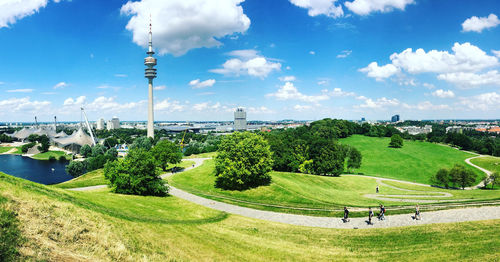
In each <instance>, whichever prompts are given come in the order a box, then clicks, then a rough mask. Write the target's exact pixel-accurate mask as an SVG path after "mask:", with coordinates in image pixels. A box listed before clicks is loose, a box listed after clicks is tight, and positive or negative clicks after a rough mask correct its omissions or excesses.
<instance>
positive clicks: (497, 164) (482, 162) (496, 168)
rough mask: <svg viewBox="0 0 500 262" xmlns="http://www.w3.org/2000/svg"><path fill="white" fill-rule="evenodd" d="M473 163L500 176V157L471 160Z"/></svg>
mask: <svg viewBox="0 0 500 262" xmlns="http://www.w3.org/2000/svg"><path fill="white" fill-rule="evenodd" d="M471 162H472V163H473V164H475V165H478V166H480V167H482V168H485V169H488V170H489V171H491V172H497V173H499V174H500V157H494V156H487V157H480V158H474V159H471Z"/></svg>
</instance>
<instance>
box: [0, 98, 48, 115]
mask: <svg viewBox="0 0 500 262" xmlns="http://www.w3.org/2000/svg"><path fill="white" fill-rule="evenodd" d="M50 105H51V102H49V101H36V100H35V101H32V100H31V98H29V97H24V98H9V99H6V100H0V115H8V114H9V115H10V114H13V113H19V112H20V113H40V112H46V111H48V108H49V107H50Z"/></svg>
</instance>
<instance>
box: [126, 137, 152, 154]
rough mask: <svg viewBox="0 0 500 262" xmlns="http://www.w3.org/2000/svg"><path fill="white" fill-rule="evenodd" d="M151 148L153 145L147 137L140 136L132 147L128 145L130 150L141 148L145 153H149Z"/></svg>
mask: <svg viewBox="0 0 500 262" xmlns="http://www.w3.org/2000/svg"><path fill="white" fill-rule="evenodd" d="M152 146H153V143H152V142H151V139H150V138H149V137H146V136H141V137H138V138H136V139H135V140H134V142H133V143H132V145H130V149H134V148H142V149H144V150H146V151H149V150H150V149H151V147H152Z"/></svg>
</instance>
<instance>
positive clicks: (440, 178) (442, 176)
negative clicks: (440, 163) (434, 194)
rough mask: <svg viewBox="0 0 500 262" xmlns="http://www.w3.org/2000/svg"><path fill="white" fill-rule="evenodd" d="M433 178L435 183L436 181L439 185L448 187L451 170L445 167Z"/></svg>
mask: <svg viewBox="0 0 500 262" xmlns="http://www.w3.org/2000/svg"><path fill="white" fill-rule="evenodd" d="M432 180H433V183H436V184H438V185H442V186H444V187H445V188H448V187H449V184H450V172H449V171H448V170H447V169H445V168H441V169H439V171H438V172H437V173H436V174H435V175H434V177H433V178H432Z"/></svg>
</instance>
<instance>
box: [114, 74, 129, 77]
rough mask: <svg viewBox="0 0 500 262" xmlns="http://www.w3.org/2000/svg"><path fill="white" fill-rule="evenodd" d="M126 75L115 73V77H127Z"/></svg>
mask: <svg viewBox="0 0 500 262" xmlns="http://www.w3.org/2000/svg"><path fill="white" fill-rule="evenodd" d="M127 76H128V75H126V74H115V77H122V78H123V77H127Z"/></svg>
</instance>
